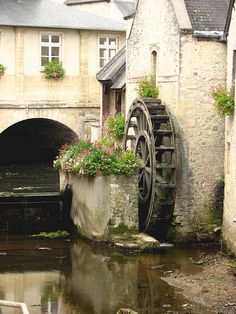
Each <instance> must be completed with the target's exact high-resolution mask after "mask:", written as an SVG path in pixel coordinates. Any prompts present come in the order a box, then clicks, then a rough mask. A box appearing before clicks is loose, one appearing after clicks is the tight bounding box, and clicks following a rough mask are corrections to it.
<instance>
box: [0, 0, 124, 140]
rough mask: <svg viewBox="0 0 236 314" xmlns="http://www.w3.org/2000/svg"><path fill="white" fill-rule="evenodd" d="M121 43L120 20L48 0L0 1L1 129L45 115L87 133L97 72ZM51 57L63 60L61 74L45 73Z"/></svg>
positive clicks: (95, 111) (97, 92)
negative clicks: (51, 76) (56, 76)
mask: <svg viewBox="0 0 236 314" xmlns="http://www.w3.org/2000/svg"><path fill="white" fill-rule="evenodd" d="M52 13H53V14H52ZM124 45H125V25H124V23H120V22H117V21H114V20H111V19H106V18H101V17H99V16H95V15H93V14H90V13H86V12H80V11H78V10H75V9H73V8H70V7H67V6H65V5H61V4H57V3H55V2H53V1H48V0H41V1H39V0H27V1H25V0H22V1H16V0H10V1H8V2H7V4H6V2H5V1H0V63H1V64H3V65H4V66H5V67H6V71H5V73H4V75H2V76H1V77H0V90H1V93H0V115H1V121H0V133H1V132H3V131H4V130H5V129H7V128H8V127H10V126H11V125H13V124H15V123H18V122H20V121H23V120H26V119H31V118H46V119H51V120H53V121H54V120H55V121H57V122H59V123H62V124H63V125H65V126H68V127H69V128H70V129H71V130H73V132H75V133H76V134H80V135H89V133H90V122H91V121H99V118H100V96H101V89H100V84H99V83H98V81H97V80H96V73H97V71H98V70H99V69H100V68H101V67H102V66H103V65H104V64H105V63H106V62H108V61H109V59H110V58H111V56H112V55H113V54H115V53H117V52H118V51H119V50H120V49H121V48H122V47H123V46H124ZM51 60H57V61H59V62H61V63H62V65H63V67H64V69H65V77H64V78H63V79H46V78H45V73H44V65H45V64H46V63H47V62H48V61H51Z"/></svg>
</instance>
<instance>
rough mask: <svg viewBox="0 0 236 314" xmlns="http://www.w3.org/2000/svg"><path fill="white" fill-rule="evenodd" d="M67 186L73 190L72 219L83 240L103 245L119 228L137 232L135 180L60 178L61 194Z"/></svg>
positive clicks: (118, 178)
mask: <svg viewBox="0 0 236 314" xmlns="http://www.w3.org/2000/svg"><path fill="white" fill-rule="evenodd" d="M67 184H69V185H70V186H71V189H72V204H71V218H72V220H73V222H74V224H75V226H76V227H77V228H78V230H79V232H80V233H81V234H82V235H83V236H85V237H87V238H89V239H92V240H100V241H105V240H107V239H108V237H109V236H110V234H111V232H112V231H113V229H116V228H119V227H120V226H126V227H127V228H129V229H136V230H138V190H137V177H136V176H132V177H125V176H114V175H111V176H107V177H102V176H101V177H95V178H86V177H79V176H76V175H68V176H67V175H64V174H61V177H60V185H61V187H60V188H61V190H64V189H65V187H66V185H67Z"/></svg>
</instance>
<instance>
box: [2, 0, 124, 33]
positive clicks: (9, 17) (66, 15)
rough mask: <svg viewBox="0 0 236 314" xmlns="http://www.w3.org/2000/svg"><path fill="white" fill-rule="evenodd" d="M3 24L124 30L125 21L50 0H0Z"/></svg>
mask: <svg viewBox="0 0 236 314" xmlns="http://www.w3.org/2000/svg"><path fill="white" fill-rule="evenodd" d="M0 25H7V26H28V27H44V28H69V29H86V30H107V31H125V24H124V23H122V22H118V21H114V20H112V19H109V18H104V17H101V16H98V15H95V14H91V13H87V12H82V11H79V10H77V9H74V8H70V7H67V6H65V5H64V4H59V3H56V2H54V1H50V0H7V1H6V0H0Z"/></svg>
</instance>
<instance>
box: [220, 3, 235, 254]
mask: <svg viewBox="0 0 236 314" xmlns="http://www.w3.org/2000/svg"><path fill="white" fill-rule="evenodd" d="M226 36H227V87H228V89H230V88H232V87H233V88H234V89H235V76H236V73H235V69H236V39H235V38H236V37H235V36H236V12H235V1H233V0H232V1H230V6H229V11H228V18H227V23H226ZM224 178H225V199H224V217H223V237H224V240H225V241H226V244H227V246H228V247H229V249H231V250H232V251H234V252H235V253H236V236H235V234H236V189H235V179H236V115H235V112H234V114H233V116H230V117H226V123H225V176H224Z"/></svg>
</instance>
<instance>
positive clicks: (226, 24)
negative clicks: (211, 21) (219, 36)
mask: <svg viewBox="0 0 236 314" xmlns="http://www.w3.org/2000/svg"><path fill="white" fill-rule="evenodd" d="M234 3H235V0H230V3H229V9H228V13H227V19H226V23H225V29H224V36H225V40H226V38H227V36H228V33H229V27H230V22H231V16H232V11H233V7H234Z"/></svg>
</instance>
